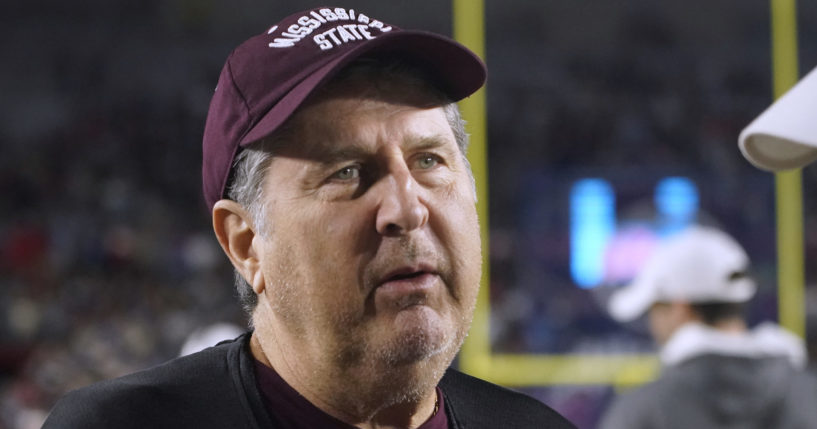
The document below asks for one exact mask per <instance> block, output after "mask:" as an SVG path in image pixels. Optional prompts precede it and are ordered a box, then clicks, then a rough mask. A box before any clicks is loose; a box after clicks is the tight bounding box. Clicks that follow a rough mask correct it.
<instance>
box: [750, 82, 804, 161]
mask: <svg viewBox="0 0 817 429" xmlns="http://www.w3.org/2000/svg"><path fill="white" fill-rule="evenodd" d="M738 144H739V146H740V150H741V152H742V153H743V156H744V157H746V159H747V160H749V162H751V163H752V164H754V165H755V166H756V167H758V168H761V169H764V170H769V171H778V170H787V169H792V168H799V167H803V166H805V165H806V164H808V163H810V162H812V161H814V160H817V68H815V69H814V70H812V71H811V72H810V73H809V74H808V75H806V77H804V78H803V79H801V80H800V82H798V83H797V84H796V85H795V86H794V87H792V88H791V89H790V90H789V91H788V92H786V93H785V94H784V95H783V96H782V97H780V98H779V99H778V100H777V101H776V102H774V103H773V104H772V105H771V106H770V107H769V108H768V109H766V110H765V111H764V112H763V113H761V114H760V116H758V117H757V118H756V119H755V120H754V121H753V122H752V123H751V124H749V126H747V127H746V128H745V129H744V130H743V131H742V132H741V133H740V137H739V139H738Z"/></svg>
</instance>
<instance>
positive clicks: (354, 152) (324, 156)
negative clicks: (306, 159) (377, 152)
mask: <svg viewBox="0 0 817 429" xmlns="http://www.w3.org/2000/svg"><path fill="white" fill-rule="evenodd" d="M369 156H371V151H370V150H368V149H366V148H365V147H362V146H358V145H355V144H352V145H343V146H338V145H331V146H327V147H326V148H325V149H321V150H319V151H318V153H316V156H315V159H316V160H317V161H319V162H320V163H322V164H335V163H339V162H343V161H348V160H350V159H362V158H366V157H369Z"/></svg>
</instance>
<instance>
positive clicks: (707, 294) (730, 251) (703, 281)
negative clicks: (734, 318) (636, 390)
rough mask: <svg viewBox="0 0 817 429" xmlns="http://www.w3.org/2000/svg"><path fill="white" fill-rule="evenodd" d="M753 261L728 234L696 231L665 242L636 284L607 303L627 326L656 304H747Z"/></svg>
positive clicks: (692, 229)
mask: <svg viewBox="0 0 817 429" xmlns="http://www.w3.org/2000/svg"><path fill="white" fill-rule="evenodd" d="M748 267H749V257H748V256H747V255H746V252H745V251H744V250H743V248H742V247H741V246H740V245H739V244H738V243H737V242H736V241H735V240H734V239H733V238H732V237H730V236H729V235H727V234H726V233H724V232H722V231H719V230H717V229H714V228H709V227H703V226H697V225H696V226H691V227H689V228H687V229H685V230H683V231H682V232H679V233H677V234H675V235H673V236H672V237H670V238H668V239H667V241H665V242H663V243H661V244H660V245H659V246H658V247H657V248H656V249H655V250H654V251H653V253H652V254H651V255H650V256H649V257H648V259H647V261H646V263H645V264H644V266H643V267H642V268H641V270H640V271H639V273H638V274H637V275H636V277H635V279H634V280H633V282H632V283H630V284H629V285H627V286H625V287H623V288H621V289H619V290H618V291H616V292H615V293H614V294H613V295H612V297H611V299H610V302H609V304H608V310H609V311H610V315H611V316H613V318H614V319H616V320H618V321H621V322H626V321H630V320H634V319H636V318H638V317H639V316H641V315H642V314H644V313H645V312H646V311H647V309H649V308H650V306H652V305H653V304H654V303H657V302H671V301H686V302H689V303H709V302H744V301H748V300H749V299H750V298H751V297H752V296H753V295H754V293H755V289H756V287H755V283H754V281H752V280H751V279H750V278H749V277H747V276H746V275H745V274H746V270H747V269H748Z"/></svg>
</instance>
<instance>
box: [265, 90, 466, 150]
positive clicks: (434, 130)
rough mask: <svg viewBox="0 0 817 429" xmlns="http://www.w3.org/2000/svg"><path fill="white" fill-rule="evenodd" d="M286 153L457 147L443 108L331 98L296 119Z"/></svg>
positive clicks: (286, 141) (284, 143)
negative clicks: (394, 145) (387, 146)
mask: <svg viewBox="0 0 817 429" xmlns="http://www.w3.org/2000/svg"><path fill="white" fill-rule="evenodd" d="M292 119H293V121H292V123H291V124H290V127H288V130H287V135H286V138H283V139H280V145H279V146H278V147H277V150H274V152H278V153H279V154H283V153H284V152H290V153H292V152H301V153H304V154H307V153H312V152H326V153H342V152H344V151H349V152H354V151H357V152H366V151H371V150H374V149H375V148H376V147H377V146H379V145H381V144H383V143H398V144H399V145H400V146H401V147H406V148H409V147H431V146H444V145H451V146H452V147H456V140H455V138H454V133H453V131H452V129H451V127H450V125H449V123H448V121H447V119H446V115H445V112H444V110H443V108H442V107H433V108H418V107H416V106H407V105H401V104H391V103H386V102H383V101H380V100H372V99H368V98H362V99H361V98H331V99H325V100H322V102H319V103H316V104H314V105H311V106H308V107H307V108H305V109H303V110H302V111H301V112H299V114H298V115H296V116H295V117H293V118H292Z"/></svg>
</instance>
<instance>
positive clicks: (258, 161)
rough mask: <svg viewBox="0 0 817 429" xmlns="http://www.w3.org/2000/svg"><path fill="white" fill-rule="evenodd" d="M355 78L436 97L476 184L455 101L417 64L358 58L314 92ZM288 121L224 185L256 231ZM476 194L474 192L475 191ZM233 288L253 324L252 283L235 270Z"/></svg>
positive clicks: (246, 153) (262, 222) (249, 151)
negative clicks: (400, 85)
mask: <svg viewBox="0 0 817 429" xmlns="http://www.w3.org/2000/svg"><path fill="white" fill-rule="evenodd" d="M356 79H366V82H377V81H400V82H401V83H404V84H405V85H406V86H408V87H409V88H410V89H414V90H419V91H424V92H427V93H428V94H430V95H431V96H432V97H435V98H437V99H438V100H439V101H440V104H442V108H443V111H444V112H445V117H446V120H447V121H448V124H449V125H450V126H451V131H452V132H453V133H454V138H455V140H456V142H457V146H458V147H459V149H460V154H461V155H462V159H463V162H464V163H465V166H466V168H467V170H468V175H469V177H470V180H471V185H472V188H474V187H475V184H474V176H473V174H472V173H471V165H470V163H469V162H468V158H467V157H466V153H467V151H468V134H467V133H466V132H465V121H464V120H463V119H462V116H461V115H460V111H459V108H458V107H457V104H456V103H454V102H452V101H451V100H450V98H448V97H447V96H446V95H445V93H443V92H442V91H441V90H440V89H438V88H436V87H434V86H433V85H432V84H431V83H430V82H433V81H432V80H430V79H428V77H427V76H426V74H425V73H423V72H422V71H421V70H420V69H418V68H417V67H416V66H412V65H411V64H407V63H404V62H402V61H398V60H390V61H389V62H387V63H383V62H381V61H380V60H373V59H365V60H359V61H358V62H356V63H354V64H352V65H351V66H349V67H347V68H346V69H344V70H343V71H342V72H341V73H340V74H339V75H338V76H337V77H335V78H334V79H333V80H332V81H331V82H329V84H327V85H326V86H324V87H323V88H321V89H319V90H318V93H317V94H314V95H319V94H325V93H326V92H328V91H330V90H331V88H334V87H336V86H338V85H340V84H343V83H346V82H349V81H351V80H356ZM290 123H291V121H287V122H286V123H285V124H284V126H283V127H282V128H280V129H279V130H277V131H275V132H274V133H273V134H272V135H271V136H269V137H267V138H265V139H262V140H260V141H258V142H255V143H252V144H251V145H249V146H247V147H246V148H244V150H242V151H240V152H239V153H238V155H236V157H235V161H234V162H233V171H232V178H231V180H230V182H229V183H228V185H227V198H229V199H231V200H233V201H235V202H237V203H238V204H240V205H241V206H242V207H244V209H245V210H247V212H248V214H249V216H250V219H251V221H252V223H253V227H254V228H255V229H254V230H255V232H256V234H262V235H263V234H268V233H271V231H272V229H271V228H270V227H271V226H272V225H269V224H268V222H269V219H268V218H267V216H266V205H265V204H264V201H265V198H264V186H263V182H264V178H265V177H266V176H267V171H268V170H269V166H270V161H271V160H272V158H273V152H274V148H275V147H277V146H278V145H279V144H281V143H282V142H284V141H286V140H287V139H288V138H289V137H290V131H291V129H290V127H289V126H288V125H290ZM474 194H475V195H476V191H474ZM234 276H235V287H236V291H237V293H238V299H239V302H240V304H241V306H242V307H243V308H244V311H246V312H247V314H248V315H249V316H250V325H252V314H253V311H254V310H255V307H256V305H257V304H258V296H257V295H256V293H255V291H254V290H253V288H252V286H251V285H250V284H249V283H248V282H247V281H246V280H245V279H244V277H243V276H242V275H241V274H240V273H239V272H238V271H237V270H236V271H235V272H234Z"/></svg>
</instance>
